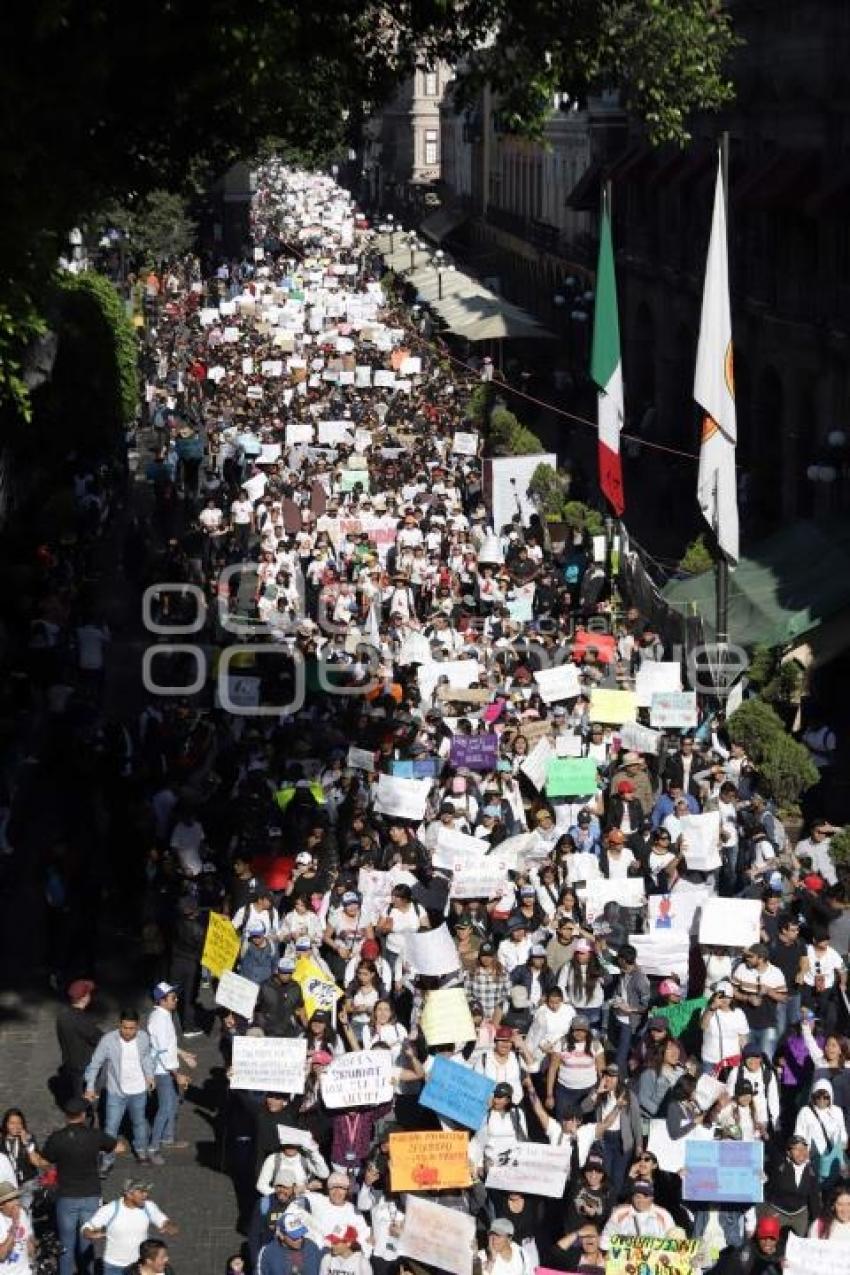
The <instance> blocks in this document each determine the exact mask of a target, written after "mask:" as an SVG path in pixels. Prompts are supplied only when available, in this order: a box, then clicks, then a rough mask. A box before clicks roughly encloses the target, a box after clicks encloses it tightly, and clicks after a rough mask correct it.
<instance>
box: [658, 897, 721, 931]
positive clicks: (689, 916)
mask: <svg viewBox="0 0 850 1275" xmlns="http://www.w3.org/2000/svg"><path fill="white" fill-rule="evenodd" d="M709 897H710V896H709V893H708V890H707V889H694V890H675V891H674V892H673V893H672V894H651V895H650V896H649V898H648V899H647V901H646V902H647V907H648V909H649V929H650V930H683V931H684V932H685V933H688V934H689V933H690V932H691V931H692V930H693V929H694V928H695V923H696V919H697V913H698V912H699V910H700V908H701V907H702V905H703V903H704V902H705V900H706V899H707V898H709Z"/></svg>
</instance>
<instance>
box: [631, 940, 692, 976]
mask: <svg viewBox="0 0 850 1275" xmlns="http://www.w3.org/2000/svg"><path fill="white" fill-rule="evenodd" d="M629 942H630V943H631V944H632V945H633V947H634V948H635V950H636V952H637V954H638V957H637V963H638V967H639V968H640V969H642V970H643V972H644V974H652V975H653V976H655V977H658V978H663V977H664V976H666V975H668V974H676V975H677V976H678V979H679V982H680V983H681V985H682V987H687V985H688V959H689V956H690V950H691V940H690V935H689V934H688V931H687V930H652V931H651V932H650V933H649V934H630V935H629Z"/></svg>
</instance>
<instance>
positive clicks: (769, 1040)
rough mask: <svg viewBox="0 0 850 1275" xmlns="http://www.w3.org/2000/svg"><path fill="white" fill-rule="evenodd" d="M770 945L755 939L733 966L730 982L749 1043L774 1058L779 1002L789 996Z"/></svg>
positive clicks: (777, 1031) (783, 977) (777, 1034)
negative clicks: (742, 1012) (771, 953)
mask: <svg viewBox="0 0 850 1275" xmlns="http://www.w3.org/2000/svg"><path fill="white" fill-rule="evenodd" d="M769 957H770V949H769V948H768V947H767V945H766V944H765V943H754V944H753V946H752V947H749V948H747V950H746V951H745V952H744V955H743V958H742V959H741V960H740V961H739V962H738V963H737V965H735V966H733V969H732V977H731V980H730V981H731V983H732V987H733V988H734V991H735V1002H736V1004H738V1005H739V1006H740V1007H741V1009H742V1010H743V1011H744V1014H745V1015H746V1018H747V1024H748V1026H749V1037H750V1044H752V1045H756V1046H757V1047H758V1050H759V1053H762V1054H767V1056H768V1058H772V1057H773V1054H774V1050H775V1049H776V1042H777V1040H778V1038H779V1028H778V1018H777V1010H776V1006H777V1004H778V1003H779V1001H784V1000H785V999H786V998H787V996H788V989H787V986H786V983H785V975H784V974H783V973H782V971H781V970H780V969H778V968H777V967H776V966H775V965H771V963H770V959H769Z"/></svg>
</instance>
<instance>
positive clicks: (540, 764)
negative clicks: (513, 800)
mask: <svg viewBox="0 0 850 1275" xmlns="http://www.w3.org/2000/svg"><path fill="white" fill-rule="evenodd" d="M554 758H555V750H554V748H553V747H552V745H551V744H550V743H549V740H548V739H547V738H546V737H545V736H543V737H542V738H540V739H538V741H537V743H536V744H535V745H534V747H533V748H532V750H531V752H530V753H528V754H527V756H526V758H525V760H524V761H522V762H520V766H519V768H520V771H521V772H522V774H523V775H525V776H526V778H527V779H529V780H530V781H531V782H532V783H533V784H534V787H535V788H536V789H537V791H538V792H542V791H543V788H544V787H545V784H546V779H547V777H548V774H549V763H550V761H552V760H554Z"/></svg>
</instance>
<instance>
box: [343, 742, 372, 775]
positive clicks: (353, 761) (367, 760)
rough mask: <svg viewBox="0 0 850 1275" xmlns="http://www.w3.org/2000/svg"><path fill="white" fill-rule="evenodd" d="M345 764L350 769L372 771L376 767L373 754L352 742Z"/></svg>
mask: <svg viewBox="0 0 850 1275" xmlns="http://www.w3.org/2000/svg"><path fill="white" fill-rule="evenodd" d="M345 764H346V766H348V767H349V769H351V770H366V771H373V770H375V769H376V766H375V754H374V753H373V752H370V750H369V749H368V748H356V747H355V745H354V744H352V745H351V747H350V748H349V750H348V756H347V757H346V759H345Z"/></svg>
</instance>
